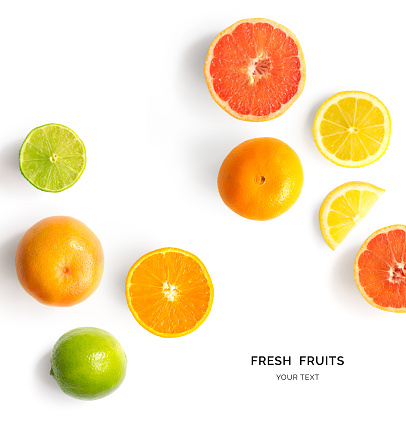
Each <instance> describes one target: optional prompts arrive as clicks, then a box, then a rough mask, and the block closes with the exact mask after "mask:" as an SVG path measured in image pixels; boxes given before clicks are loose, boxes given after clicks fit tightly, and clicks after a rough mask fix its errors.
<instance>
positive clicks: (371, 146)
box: [313, 91, 391, 168]
mask: <svg viewBox="0 0 406 425" xmlns="http://www.w3.org/2000/svg"><path fill="white" fill-rule="evenodd" d="M390 131H391V124H390V116H389V112H388V110H387V108H386V106H385V105H384V104H383V103H382V102H381V101H380V100H379V99H377V98H376V97H375V96H372V95H371V94H368V93H364V92H359V91H346V92H340V93H337V94H335V95H334V96H332V97H331V98H330V99H328V100H326V102H324V103H323V105H322V106H321V108H320V109H319V111H318V112H317V115H316V118H315V120H314V125H313V137H314V140H315V142H316V146H317V148H318V149H319V151H320V152H321V153H322V154H323V155H324V156H325V157H326V158H327V159H329V160H330V161H331V162H333V163H334V164H337V165H340V166H342V167H349V168H350V167H364V166H365V165H369V164H372V163H373V162H375V161H377V160H378V159H379V158H380V157H381V156H382V155H383V154H384V152H385V151H386V149H387V147H388V144H389V138H390Z"/></svg>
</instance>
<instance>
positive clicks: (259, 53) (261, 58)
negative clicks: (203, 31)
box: [204, 18, 306, 121]
mask: <svg viewBox="0 0 406 425" xmlns="http://www.w3.org/2000/svg"><path fill="white" fill-rule="evenodd" d="M204 74H205V78H206V82H207V86H208V88H209V91H210V94H211V95H212V97H213V99H214V100H215V101H216V103H217V104H218V105H219V106H220V107H221V108H223V109H224V110H225V111H226V112H228V113H229V114H230V115H232V116H233V117H234V118H238V119H240V120H245V121H267V120H271V119H273V118H276V117H278V116H279V115H282V114H283V113H284V112H285V111H286V110H287V109H288V108H289V107H290V106H291V105H292V104H293V103H294V102H295V101H296V99H297V98H298V97H299V96H300V94H301V93H302V91H303V88H304V83H305V78H306V67H305V61H304V56H303V52H302V49H301V47H300V44H299V41H298V40H297V38H296V37H295V35H294V34H293V33H292V32H291V31H290V30H288V29H287V28H285V27H284V26H282V25H280V24H278V23H277V22H274V21H271V20H269V19H260V18H257V19H244V20H242V21H238V22H236V23H235V24H234V25H231V26H230V27H228V28H226V29H225V30H224V31H222V32H221V33H220V34H219V35H218V36H217V37H216V38H215V39H214V41H213V42H212V43H211V45H210V48H209V51H208V53H207V57H206V62H205V66H204Z"/></svg>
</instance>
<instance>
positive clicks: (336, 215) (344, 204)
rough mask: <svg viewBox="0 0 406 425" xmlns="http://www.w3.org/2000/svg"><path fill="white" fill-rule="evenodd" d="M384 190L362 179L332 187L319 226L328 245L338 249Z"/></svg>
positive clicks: (322, 207)
mask: <svg viewBox="0 0 406 425" xmlns="http://www.w3.org/2000/svg"><path fill="white" fill-rule="evenodd" d="M384 192H385V191H384V190H383V189H380V188H379V187H376V186H373V185H372V184H369V183H363V182H349V183H345V184H343V185H341V186H339V187H337V188H335V189H334V190H333V191H331V192H330V193H329V194H328V195H327V196H326V198H325V199H324V201H323V203H322V204H321V207H320V212H319V223H320V230H321V233H322V234H323V237H324V239H325V241H326V243H327V245H328V246H329V247H330V248H331V249H333V250H334V249H336V248H337V246H338V245H339V244H340V243H341V242H342V241H343V240H344V239H345V238H346V236H347V235H348V233H349V232H350V231H351V230H352V229H353V228H354V227H355V226H356V225H357V224H358V223H359V222H360V221H361V220H362V219H363V218H364V217H365V216H366V215H367V214H368V212H369V210H370V209H371V208H372V206H373V205H374V204H375V202H376V201H377V200H378V198H379V197H380V196H381V195H382V193H384Z"/></svg>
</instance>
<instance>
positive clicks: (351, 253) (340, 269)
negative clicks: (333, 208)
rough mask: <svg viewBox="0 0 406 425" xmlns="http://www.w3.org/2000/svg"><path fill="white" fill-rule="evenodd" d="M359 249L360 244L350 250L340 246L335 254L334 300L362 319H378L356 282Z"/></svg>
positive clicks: (331, 279)
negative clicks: (355, 262) (355, 271)
mask: <svg viewBox="0 0 406 425" xmlns="http://www.w3.org/2000/svg"><path fill="white" fill-rule="evenodd" d="M343 244H345V241H344V242H343ZM359 247H360V245H359V244H357V245H352V246H351V247H349V248H345V246H339V247H338V248H337V250H336V251H335V252H334V254H337V258H336V262H335V264H334V266H333V267H332V272H331V278H330V281H331V290H332V292H333V295H334V298H335V299H337V300H338V301H339V302H340V304H341V306H342V307H343V308H344V309H345V310H347V311H348V312H350V313H352V314H354V315H355V316H358V317H360V318H368V319H371V318H376V314H375V311H374V310H375V309H373V308H370V306H369V305H368V304H367V302H366V301H365V300H364V299H363V297H362V295H361V294H360V292H359V291H358V288H357V285H356V284H355V281H354V261H355V256H356V255H357V252H358V250H359ZM341 249H343V250H342V251H341ZM340 251H341V252H340Z"/></svg>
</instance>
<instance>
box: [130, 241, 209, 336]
mask: <svg viewBox="0 0 406 425" xmlns="http://www.w3.org/2000/svg"><path fill="white" fill-rule="evenodd" d="M125 293H126V298H127V304H128V307H129V308H130V310H131V312H132V314H133V316H134V317H135V319H136V320H137V322H138V323H139V324H140V325H141V326H142V327H143V328H145V329H146V330H148V331H149V332H151V333H153V334H154V335H158V336H161V337H164V338H174V337H178V336H183V335H187V334H189V333H191V332H193V331H194V330H196V329H197V328H198V327H199V326H200V325H201V324H202V323H203V322H204V321H205V320H206V318H207V316H208V315H209V313H210V310H211V306H212V304H213V294H214V291H213V284H212V281H211V278H210V276H209V273H208V272H207V269H206V267H205V266H204V264H203V263H202V262H201V261H200V260H199V259H198V258H197V257H196V256H195V255H193V254H191V253H190V252H187V251H183V250H182V249H178V248H162V249H158V250H156V251H152V252H150V253H148V254H146V255H144V256H143V257H141V258H140V259H139V260H138V261H137V262H136V263H135V264H134V265H133V266H132V267H131V269H130V271H129V272H128V276H127V280H126V287H125Z"/></svg>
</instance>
